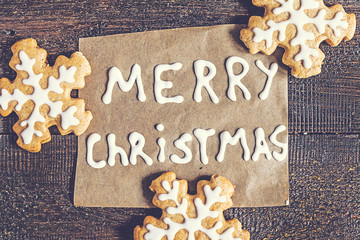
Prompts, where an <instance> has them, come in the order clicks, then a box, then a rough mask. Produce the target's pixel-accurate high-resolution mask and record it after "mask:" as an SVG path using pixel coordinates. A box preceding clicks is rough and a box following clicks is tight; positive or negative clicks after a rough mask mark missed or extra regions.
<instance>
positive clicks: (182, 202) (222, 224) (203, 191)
mask: <svg viewBox="0 0 360 240" xmlns="http://www.w3.org/2000/svg"><path fill="white" fill-rule="evenodd" d="M150 189H151V190H152V191H154V192H155V196H154V198H153V203H154V205H156V206H157V207H159V208H161V209H162V210H163V214H162V216H161V218H160V219H156V218H154V217H151V216H147V217H146V218H145V220H144V225H143V227H140V226H137V227H136V228H135V229H134V239H135V240H143V239H146V240H149V239H152V240H165V239H167V240H172V239H175V240H180V239H189V240H194V239H217V240H220V239H229V240H231V239H234V240H239V239H243V240H245V239H249V238H250V237H249V233H248V232H247V231H245V230H243V229H242V227H241V224H240V222H239V221H238V220H236V219H233V220H230V221H226V220H225V218H224V216H223V213H222V212H223V211H224V210H225V209H227V208H229V207H230V206H231V205H232V201H231V196H232V195H233V194H234V186H233V185H232V184H231V183H230V181H229V180H227V179H226V178H224V177H221V176H216V175H214V176H212V177H211V180H210V181H200V182H198V185H197V194H196V195H189V194H187V181H185V180H177V179H176V175H175V173H173V172H166V173H164V174H162V175H161V176H160V177H159V178H157V179H155V180H154V181H153V182H152V184H151V186H150Z"/></svg>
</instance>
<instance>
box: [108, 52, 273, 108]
mask: <svg viewBox="0 0 360 240" xmlns="http://www.w3.org/2000/svg"><path fill="white" fill-rule="evenodd" d="M235 63H239V64H241V66H242V71H241V72H240V73H239V74H235V73H234V69H233V66H234V64H235ZM255 65H256V66H257V67H258V68H259V69H260V70H261V71H262V72H263V73H265V75H266V76H267V80H266V82H265V86H264V89H263V90H262V91H261V92H260V94H259V98H260V99H261V100H265V99H266V98H267V97H268V95H269V91H270V87H271V84H272V81H273V78H274V76H275V74H276V73H277V70H278V64H277V63H272V64H271V66H270V69H267V68H266V67H265V66H264V64H263V62H262V61H261V60H256V61H255ZM181 68H182V64H181V63H179V62H176V63H172V64H159V65H157V66H155V68H154V84H153V86H154V96H155V101H156V102H158V103H159V104H165V103H182V102H183V101H184V98H183V96H181V95H177V96H172V97H165V96H163V95H162V94H161V92H162V90H163V89H170V88H172V87H173V83H172V82H170V81H166V80H162V79H161V74H162V73H163V72H165V71H170V70H171V71H179V70H180V69H181ZM225 68H226V73H227V75H228V80H229V83H228V89H227V91H226V95H227V97H228V98H229V99H230V100H232V101H234V102H235V101H236V94H235V87H238V88H240V90H241V91H242V92H243V96H244V98H245V99H246V100H250V99H251V94H250V92H249V90H248V89H247V88H246V87H245V86H244V84H242V83H241V80H242V79H243V78H244V77H245V76H246V74H247V73H248V72H249V69H250V67H249V64H248V62H247V61H246V60H245V59H243V58H241V57H236V56H231V57H229V58H227V59H226V62H225ZM206 70H207V74H206V75H204V73H205V72H206ZM194 74H195V77H196V86H195V89H194V94H193V98H194V100H195V101H196V102H201V101H202V96H201V91H202V89H205V90H206V91H207V93H208V94H209V98H210V99H211V101H212V102H213V103H215V104H216V103H219V98H218V97H217V95H216V93H215V92H214V90H213V89H212V87H211V86H210V81H211V80H212V79H213V78H214V77H215V75H216V67H215V65H214V64H213V63H212V62H210V61H205V60H196V61H194ZM108 78H109V80H108V83H107V87H106V90H105V93H104V95H103V97H102V101H103V102H104V103H105V104H110V103H111V95H112V92H113V88H114V85H115V83H117V84H118V86H119V88H120V89H121V90H122V91H124V92H128V91H130V89H131V88H132V87H133V86H134V84H135V83H136V86H137V90H138V91H137V92H138V94H137V99H138V100H139V101H140V102H145V100H146V95H145V92H144V86H143V83H142V78H141V68H140V66H139V65H138V64H134V65H133V66H132V68H131V72H130V76H129V78H128V80H127V81H125V80H124V78H123V75H122V73H121V71H120V70H119V69H118V68H117V67H112V68H110V70H109V73H108Z"/></svg>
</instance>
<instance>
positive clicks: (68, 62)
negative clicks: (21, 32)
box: [0, 39, 92, 152]
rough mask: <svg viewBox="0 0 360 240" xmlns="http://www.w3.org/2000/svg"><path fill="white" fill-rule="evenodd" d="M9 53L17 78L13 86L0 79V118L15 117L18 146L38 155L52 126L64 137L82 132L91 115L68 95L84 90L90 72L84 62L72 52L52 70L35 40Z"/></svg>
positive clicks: (25, 41) (20, 43) (44, 53)
mask: <svg viewBox="0 0 360 240" xmlns="http://www.w3.org/2000/svg"><path fill="white" fill-rule="evenodd" d="M11 50H12V52H13V56H12V58H11V60H10V63H9V65H10V67H11V68H12V69H14V70H15V71H16V73H17V76H16V78H15V80H14V81H13V82H10V80H8V79H7V78H1V79H0V114H1V115H2V116H7V115H9V114H10V113H11V112H12V111H15V113H16V114H17V115H18V117H19V120H18V121H17V122H16V123H15V125H14V126H13V129H14V131H15V132H16V134H17V135H18V137H19V138H18V140H17V144H18V145H19V146H20V147H22V148H24V149H26V150H28V151H30V152H38V151H40V149H41V144H42V143H46V142H49V141H50V140H51V135H50V132H49V129H48V128H49V127H50V126H52V125H56V126H57V127H58V129H59V131H60V133H61V134H63V135H65V134H68V133H70V132H74V133H75V134H76V135H80V134H82V133H83V132H85V130H86V129H87V127H88V125H89V123H90V121H91V119H92V114H91V112H89V111H85V102H84V100H82V99H74V98H71V96H70V93H71V90H73V89H81V88H83V87H84V86H85V79H84V77H85V76H87V75H89V74H90V72H91V68H90V64H89V62H88V61H87V59H86V58H85V57H84V56H83V55H82V54H81V53H80V52H75V53H73V54H72V55H71V57H70V58H67V57H65V56H59V57H58V58H57V59H56V62H55V64H54V66H52V67H51V66H49V64H48V63H47V60H46V58H47V53H46V51H45V50H44V49H42V48H39V47H38V45H37V43H36V41H35V40H34V39H24V40H20V41H18V42H17V43H15V44H14V45H13V46H12V48H11Z"/></svg>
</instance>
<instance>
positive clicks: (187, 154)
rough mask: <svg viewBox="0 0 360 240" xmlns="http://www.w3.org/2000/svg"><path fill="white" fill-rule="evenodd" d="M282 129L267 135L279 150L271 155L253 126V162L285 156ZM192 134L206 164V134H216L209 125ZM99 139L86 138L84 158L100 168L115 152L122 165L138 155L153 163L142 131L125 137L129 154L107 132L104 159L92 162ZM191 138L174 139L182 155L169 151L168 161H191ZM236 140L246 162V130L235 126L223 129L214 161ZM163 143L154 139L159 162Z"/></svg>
mask: <svg viewBox="0 0 360 240" xmlns="http://www.w3.org/2000/svg"><path fill="white" fill-rule="evenodd" d="M156 129H157V130H158V131H162V130H163V129H164V127H163V125H162V124H158V125H157V126H156ZM285 130H286V127H285V126H284V125H279V126H277V127H276V128H275V129H274V131H273V133H272V134H271V135H270V136H269V140H270V142H271V143H272V144H274V145H275V146H277V147H279V148H281V149H282V150H281V152H276V151H273V152H272V154H271V152H270V149H269V146H268V144H267V141H266V138H265V133H264V130H263V129H262V128H260V127H259V128H256V129H255V131H254V133H255V134H254V135H255V148H254V151H253V153H252V155H251V159H252V160H253V161H258V160H259V157H260V155H261V154H264V155H265V157H266V159H268V160H271V159H272V157H274V159H275V160H277V161H283V160H284V159H285V158H286V155H287V149H288V145H287V141H286V142H285V143H282V142H279V141H278V140H277V135H278V134H279V133H281V132H283V131H285ZM193 134H194V136H195V138H196V139H197V141H198V143H199V150H200V161H201V162H202V163H203V164H204V165H206V164H208V163H209V159H208V156H207V149H206V147H207V146H206V143H207V140H208V138H209V137H211V136H214V135H215V130H214V129H211V128H210V129H201V128H196V129H194V131H193ZM100 139H101V136H100V134H98V133H92V134H91V135H90V136H89V137H88V139H87V141H86V148H87V153H86V160H87V163H88V164H89V165H90V166H91V167H93V168H103V167H105V166H106V162H107V164H108V165H109V166H114V165H115V157H116V155H117V154H119V155H120V162H121V164H122V165H123V166H127V165H129V162H130V164H132V165H135V164H136V163H137V157H140V158H142V159H143V160H144V162H145V163H146V164H147V165H149V166H150V165H152V164H153V159H152V158H151V157H150V156H149V155H147V154H146V153H145V152H144V151H143V148H144V146H145V138H144V136H143V135H142V134H140V133H138V132H132V133H130V135H129V139H128V140H129V144H130V154H129V156H128V155H127V153H126V152H125V150H124V149H123V148H122V147H119V146H117V145H116V144H115V141H116V137H115V134H112V133H111V134H109V135H108V136H107V147H108V158H107V161H105V160H100V161H94V158H93V148H94V145H95V143H97V142H99V141H100ZM190 141H192V135H191V134H189V133H184V134H182V135H181V136H180V137H179V138H178V139H177V140H175V141H174V146H175V147H176V148H178V149H179V150H181V151H182V152H183V153H184V154H183V157H180V156H178V155H176V154H171V155H170V157H169V159H170V161H172V162H173V163H176V164H186V163H189V162H190V161H191V160H192V151H191V149H190V148H189V147H188V146H187V145H186V143H188V142H190ZM237 143H240V145H241V147H242V149H243V159H244V160H245V161H248V160H249V159H250V149H249V147H248V144H247V139H246V134H245V130H244V129H243V128H239V129H237V130H236V132H235V134H234V135H232V136H231V134H230V133H229V132H228V131H223V132H221V133H220V144H219V151H218V153H217V155H216V160H217V161H218V162H222V161H224V158H225V152H226V147H227V145H229V144H230V145H232V146H234V145H236V144H237ZM165 144H166V140H165V139H164V138H162V137H160V138H158V139H157V145H158V147H159V152H158V155H157V158H158V161H159V162H164V161H165V150H164V149H165Z"/></svg>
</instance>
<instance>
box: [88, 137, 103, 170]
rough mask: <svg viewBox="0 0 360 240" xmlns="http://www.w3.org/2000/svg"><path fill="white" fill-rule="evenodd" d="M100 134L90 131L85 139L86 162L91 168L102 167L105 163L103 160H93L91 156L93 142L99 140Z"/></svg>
mask: <svg viewBox="0 0 360 240" xmlns="http://www.w3.org/2000/svg"><path fill="white" fill-rule="evenodd" d="M100 139H101V136H100V134H98V133H92V134H90V136H89V137H88V138H87V140H86V162H87V163H88V164H89V165H90V166H91V167H93V168H103V167H105V165H106V162H105V160H100V161H97V162H95V161H94V158H93V148H94V145H95V143H97V142H98V141H100Z"/></svg>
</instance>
